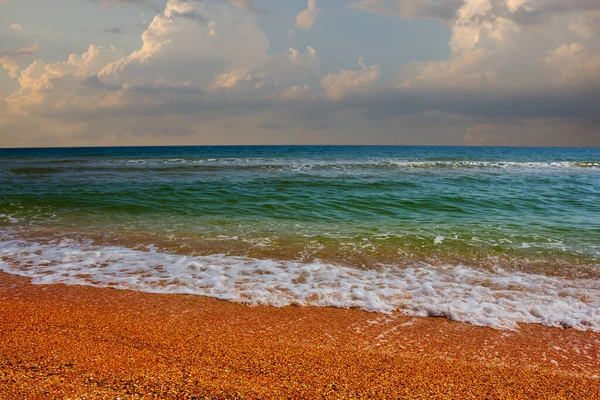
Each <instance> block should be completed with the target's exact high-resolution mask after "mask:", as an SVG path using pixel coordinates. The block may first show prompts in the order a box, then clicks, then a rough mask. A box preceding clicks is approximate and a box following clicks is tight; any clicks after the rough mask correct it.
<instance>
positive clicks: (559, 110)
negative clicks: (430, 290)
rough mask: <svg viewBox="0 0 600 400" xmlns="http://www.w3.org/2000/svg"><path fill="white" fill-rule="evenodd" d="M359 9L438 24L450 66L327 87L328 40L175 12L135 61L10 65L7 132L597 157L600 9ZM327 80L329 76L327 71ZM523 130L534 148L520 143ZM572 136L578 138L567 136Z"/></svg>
mask: <svg viewBox="0 0 600 400" xmlns="http://www.w3.org/2000/svg"><path fill="white" fill-rule="evenodd" d="M112 3H114V4H116V2H112ZM121 3H123V2H121ZM358 3H361V7H362V8H361V9H366V8H365V7H367V6H369V5H370V6H371V7H375V6H390V7H392V6H393V7H394V8H393V14H390V15H395V16H397V17H400V18H438V19H440V20H443V21H444V23H445V24H447V26H448V27H449V29H450V30H451V38H450V41H449V43H448V46H449V49H450V56H449V57H448V58H446V59H439V60H432V61H425V62H417V63H409V64H407V65H405V66H404V68H403V69H402V71H401V72H400V76H399V78H398V79H397V80H393V77H392V76H388V75H385V76H384V75H383V74H382V67H381V66H380V65H378V64H374V65H367V64H366V63H365V61H364V60H363V59H360V60H359V66H360V68H358V69H352V68H347V67H344V65H340V66H336V67H334V69H330V70H329V71H338V72H334V73H329V74H323V73H322V72H321V68H322V67H321V66H320V64H321V62H320V60H319V58H320V56H321V55H320V54H318V53H317V50H315V48H316V49H319V42H318V40H315V41H314V48H313V47H312V46H306V47H304V45H303V46H302V47H299V46H298V45H294V47H291V48H289V49H288V50H287V51H284V52H281V53H275V52H273V50H272V48H271V45H270V42H269V40H268V39H267V37H266V35H265V33H264V32H263V30H262V29H261V28H260V26H259V24H258V22H257V20H256V17H257V15H256V12H255V11H256V9H255V7H254V6H253V5H252V3H251V2H249V1H234V0H213V1H209V0H205V1H198V0H168V1H167V2H166V4H165V7H164V8H163V9H162V10H161V11H160V12H159V13H157V15H156V16H154V17H153V18H152V19H151V20H150V19H149V21H148V22H149V24H148V25H147V26H146V27H145V29H144V31H143V33H142V44H141V46H140V47H139V48H138V49H137V50H135V51H133V52H127V53H126V52H124V51H123V50H120V49H116V48H113V47H106V46H96V45H91V46H89V48H88V49H87V51H85V52H83V53H81V54H72V55H71V56H70V57H69V58H68V59H67V60H66V61H63V62H58V63H49V62H45V61H43V60H36V61H34V62H33V63H32V64H31V65H30V66H29V67H27V68H25V69H24V70H23V71H20V69H19V65H18V63H17V62H16V61H17V58H18V57H19V56H20V55H25V54H31V53H32V52H33V51H27V50H26V49H19V50H14V51H11V52H5V53H2V54H0V60H1V61H2V62H1V64H2V68H4V69H6V70H8V71H9V74H10V75H11V76H13V77H18V78H19V79H18V82H19V84H20V88H19V89H18V90H16V91H15V92H14V93H12V94H11V95H9V96H8V97H7V98H5V100H4V103H3V104H2V107H0V113H3V114H2V116H0V119H2V120H3V121H4V122H3V123H4V124H5V126H8V127H10V130H11V131H12V132H23V135H25V134H26V132H31V131H32V129H34V128H35V126H38V125H39V126H43V129H42V128H39V129H38V131H39V132H43V135H46V134H48V135H50V134H51V131H52V129H56V132H57V133H56V137H57V138H60V141H59V139H57V142H56V143H54V144H58V143H59V142H60V143H63V141H64V143H67V144H69V143H75V142H76V143H80V142H79V141H77V140H89V141H93V140H97V142H95V143H106V141H108V142H110V141H111V140H112V141H115V140H125V139H124V138H128V139H127V140H132V141H134V142H127V143H135V137H138V136H140V135H146V137H148V138H150V137H151V138H152V140H156V141H152V143H168V142H169V141H170V140H172V138H173V137H175V136H176V137H178V138H181V137H184V136H185V137H193V135H202V132H207V131H211V132H220V133H218V134H216V135H214V136H215V137H212V138H208V139H210V140H212V142H211V143H215V142H219V141H221V140H223V141H225V139H224V137H225V136H222V135H221V133H224V135H225V133H226V135H230V136H227V137H229V138H236V137H237V138H238V139H240V137H239V136H235V135H237V134H238V133H236V132H239V131H240V129H239V127H240V126H244V127H245V128H246V127H248V129H254V128H256V129H257V130H264V131H265V132H267V131H268V134H265V135H271V136H263V138H264V137H268V138H271V139H273V138H274V136H273V135H281V136H278V138H280V139H281V138H282V137H286V138H288V139H289V138H294V137H296V136H293V135H291V134H290V133H289V132H298V136H297V137H298V138H300V137H301V138H302V140H307V141H308V140H309V139H311V138H312V140H313V141H315V140H320V141H321V142H322V141H329V139H327V138H323V139H319V138H321V137H322V136H319V134H321V135H322V134H324V133H327V132H328V133H332V134H333V135H334V136H335V137H336V140H339V141H342V142H343V141H344V138H345V136H344V135H345V134H346V133H345V132H359V131H361V132H363V133H364V130H365V129H367V128H371V129H372V130H373V131H377V132H378V133H377V138H379V139H381V138H385V139H386V140H385V141H384V142H387V143H392V142H394V140H393V139H394V138H398V137H397V136H394V135H399V133H398V129H397V127H398V126H399V125H402V126H403V131H402V132H403V133H402V134H403V135H406V136H405V137H404V138H403V139H404V141H403V142H404V143H419V140H426V141H425V142H426V143H448V144H452V143H453V144H459V143H467V144H474V145H478V144H507V143H510V144H535V143H545V144H555V145H561V144H569V141H570V142H573V144H581V145H589V144H594V143H595V144H596V145H600V142H599V140H600V138H598V136H597V127H598V126H600V116H598V113H597V106H595V105H596V104H597V103H598V102H599V101H600V76H598V72H599V71H600V60H599V59H598V55H599V54H600V42H599V41H598V40H597V39H598V35H599V31H598V29H599V28H598V26H600V25H599V24H598V22H599V21H600V13H599V12H598V11H595V8H594V7H593V4H592V3H585V2H579V1H576V2H574V3H573V4H575V3H577V7H575V6H571V7H570V8H569V9H568V10H567V11H564V12H558V11H550V10H551V9H550V8H547V9H546V11H544V12H543V13H541V12H538V14H539V16H537V17H536V18H533V17H532V15H533V14H529V16H530V17H531V18H530V19H529V21H530V22H526V21H525V20H524V19H523V17H522V15H525V14H524V13H525V11H527V12H531V11H532V10H535V9H540V10H541V9H542V8H543V7H542V6H544V4H546V6H547V4H550V3H552V2H551V1H550V2H541V1H533V0H464V1H460V2H459V1H454V2H453V1H433V0H432V1H425V0H419V1H417V0H413V1H404V2H391V1H388V2H382V1H374V0H371V1H366V0H363V1H361V2H358ZM358 3H356V4H357V5H356V6H355V7H359V6H358ZM130 4H131V2H130ZM140 4H141V3H140ZM586 4H587V6H586ZM400 6H402V7H403V8H401V9H400V8H398V7H400ZM313 7H314V8H313V9H314V10H317V13H318V9H317V8H316V4H315V5H314V6H313ZM556 7H557V6H556V5H555V6H554V8H553V9H552V10H556V9H557V8H556ZM585 7H587V8H585ZM310 9H311V6H310V3H309V6H308V9H307V10H310ZM373 10H374V9H373ZM305 11H306V10H305ZM373 12H375V11H373ZM519 13H521V14H519ZM542 14H543V16H542ZM519 15H521V16H519ZM315 16H316V13H315ZM539 21H541V22H539ZM312 23H314V19H313V20H312V22H311V24H310V25H312ZM297 39H298V38H295V39H294V42H295V43H297ZM311 44H312V43H311ZM286 47H287V46H286ZM350 48H351V47H350ZM19 52H20V54H19ZM321 57H322V56H321ZM322 64H323V66H324V67H326V68H328V69H329V68H331V60H330V59H327V58H323V60H322ZM389 71H390V69H388V70H386V72H389ZM392 72H394V71H392ZM390 75H392V74H390ZM13 82H15V83H16V81H13ZM24 113H26V114H28V116H27V117H22V114H24ZM18 115H21V119H19V118H18ZM19 121H21V122H19ZM432 121H435V122H432ZM25 122H27V124H25ZM34 122H35V124H34ZM36 124H37V125H36ZM436 124H437V125H436ZM25 125H27V127H26V126H25ZM34 125H35V126H34ZM236 126H237V127H238V128H235V127H236ZM436 126H437V128H436ZM554 126H555V127H557V128H552V127H554ZM61 127H62V128H61ZM404 127H406V128H404ZM425 127H426V128H427V129H425ZM558 127H560V129H559V128H558ZM574 127H575V128H574ZM35 129H37V128H35ZM35 129H34V130H35ZM518 130H520V131H521V132H524V135H527V138H522V137H520V136H519V135H515V134H513V133H512V132H515V131H518ZM244 131H246V130H244ZM447 131H448V132H451V134H450V133H447ZM570 131H571V132H577V133H573V134H572V136H571V138H568V137H567V138H565V136H560V135H563V134H564V133H565V132H566V133H569V132H570ZM257 132H258V131H257ZM283 132H285V134H284V133H283ZM304 132H309V133H306V134H305V133H304ZM336 132H337V133H336ZM340 132H344V134H341V133H340ZM379 132H380V133H379ZM411 132H412V133H411ZM543 132H550V133H548V135H550V136H552V135H555V136H552V138H554V139H552V138H550V139H552V140H550V139H544V138H545V136H544V134H543ZM594 132H596V136H594ZM313 133H314V136H310V135H312V134H313ZM348 134H349V135H350V134H351V133H348ZM28 135H31V133H29V134H28ZM40 135H42V133H40ZM69 135H71V138H72V139H71V140H73V141H74V142H69V140H70V139H69ZM161 135H163V136H162V140H163V141H162V142H159V138H160V137H161ZM169 135H172V136H169ZM385 135H388V136H385ZM411 135H412V136H411ZM436 135H437V136H436ZM445 135H452V136H451V137H450V136H445ZM550 136H548V137H550ZM574 136H575V138H574ZM22 137H30V136H22ZM44 137H46V136H44ZM48 137H50V136H48ZM196 137H202V138H205V139H206V136H196ZM253 137H254V136H253ZM82 138H85V139H82ZM358 138H359V139H360V137H359V136H358ZM362 138H363V139H362V140H363V142H364V140H366V139H364V136H363V137H362ZM425 138H426V139H425ZM436 138H437V140H438V141H437V142H436V141H435V140H436ZM3 139H4V138H3ZM208 139H207V140H208ZM355 139H356V138H355ZM43 140H45V139H43V138H41V137H40V143H41V142H43ZM148 140H149V142H148V143H150V139H148ZM240 140H241V141H244V142H247V139H244V138H241V139H240ZM262 140H263V142H268V140H264V139H262ZM357 140H358V139H357ZM373 140H374V141H375V140H376V139H373ZM381 140H382V141H383V139H381ZM190 141H192V139H190ZM273 142H276V139H273ZM349 142H351V141H350V140H349ZM397 142H401V141H400V139H398V141H397ZM11 143H12V142H11ZM82 143H83V142H82ZM85 143H91V142H85ZM111 143H112V142H111ZM122 143H125V142H122ZM196 143H198V141H197V142H196ZM380 143H381V141H380ZM422 143H423V142H422ZM51 144H52V143H51Z"/></svg>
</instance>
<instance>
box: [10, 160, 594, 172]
mask: <svg viewBox="0 0 600 400" xmlns="http://www.w3.org/2000/svg"><path fill="white" fill-rule="evenodd" d="M66 161H67V160H61V161H60V162H58V161H57V162H58V163H60V164H65V163H66ZM67 164H68V163H67ZM71 164H72V166H70V167H65V166H64V165H62V167H61V168H53V167H49V166H33V167H25V168H13V169H10V172H12V173H14V174H20V175H39V174H53V173H62V172H68V171H88V170H92V171H93V170H107V169H115V170H118V171H128V170H131V171H139V170H145V171H155V170H156V171H161V170H163V171H165V170H182V171H185V170H190V171H203V170H206V171H211V170H234V171H235V170H257V171H272V172H285V171H292V172H312V171H317V172H318V171H341V172H343V171H347V170H358V169H363V170H375V169H380V170H394V169H396V170H542V171H543V170H565V169H576V170H583V169H588V170H589V169H600V162H597V161H552V162H549V161H544V162H536V161H531V162H525V161H477V160H475V161H469V160H462V161H457V160H428V161H422V160H421V161H413V160H365V161H352V160H310V159H262V158H209V159H185V158H172V159H156V158H150V159H112V160H98V161H88V162H79V161H78V162H73V163H71Z"/></svg>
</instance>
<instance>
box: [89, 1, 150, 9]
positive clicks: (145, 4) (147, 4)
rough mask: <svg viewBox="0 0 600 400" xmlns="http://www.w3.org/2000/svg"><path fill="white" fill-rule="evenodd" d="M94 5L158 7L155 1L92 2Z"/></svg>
mask: <svg viewBox="0 0 600 400" xmlns="http://www.w3.org/2000/svg"><path fill="white" fill-rule="evenodd" d="M90 1H92V2H94V3H100V4H102V5H104V6H115V5H123V6H142V7H150V8H153V9H157V8H158V6H157V5H156V2H155V1H154V0H90Z"/></svg>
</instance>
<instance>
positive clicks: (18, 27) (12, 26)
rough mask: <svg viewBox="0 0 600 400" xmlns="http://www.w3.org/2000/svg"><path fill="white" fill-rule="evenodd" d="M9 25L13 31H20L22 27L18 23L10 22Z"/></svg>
mask: <svg viewBox="0 0 600 400" xmlns="http://www.w3.org/2000/svg"><path fill="white" fill-rule="evenodd" d="M9 27H10V28H11V29H13V30H15V31H22V30H23V27H22V26H21V25H19V24H10V25H9Z"/></svg>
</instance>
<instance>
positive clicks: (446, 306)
mask: <svg viewBox="0 0 600 400" xmlns="http://www.w3.org/2000/svg"><path fill="white" fill-rule="evenodd" d="M0 269H1V270H2V271H4V272H7V273H11V274H16V275H21V276H25V277H28V278H31V279H32V282H33V283H35V284H53V283H64V284H77V285H89V286H98V287H113V288H116V289H128V290H136V291H143V292H152V293H186V294H196V295H204V296H210V297H216V298H219V299H224V300H231V301H237V302H244V303H248V304H268V305H272V306H285V305H291V304H295V305H311V306H332V307H356V308H361V309H364V310H369V311H378V312H391V311H394V310H399V311H401V312H403V313H405V314H408V315H414V316H444V317H447V318H450V319H452V320H455V321H463V322H468V323H471V324H475V325H483V326H491V327H494V328H499V329H515V328H516V327H517V323H521V322H523V323H540V324H544V325H548V326H563V327H565V326H568V327H573V328H577V329H583V330H593V331H596V332H600V282H598V281H595V280H569V279H566V278H557V277H549V276H542V275H530V274H523V273H514V272H507V271H504V270H500V269H498V270H496V271H493V272H491V271H482V270H477V269H475V268H471V267H467V266H463V265H444V266H433V265H428V264H420V265H415V266H413V267H410V268H399V267H394V266H387V267H380V268H377V269H371V270H359V269H353V268H349V267H344V266H339V265H334V264H329V263H323V262H319V261H314V262H311V263H303V262H296V261H276V260H269V259H255V258H247V257H234V256H226V255H211V256H184V255H176V254H169V253H164V252H160V251H157V250H155V249H153V248H150V249H149V250H148V251H140V250H133V249H129V248H125V247H98V246H94V245H92V244H89V243H78V242H75V241H72V240H63V241H62V242H60V243H51V244H40V243H33V242H26V241H23V240H5V241H0Z"/></svg>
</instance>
